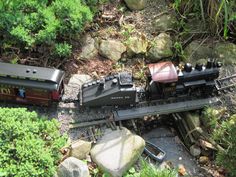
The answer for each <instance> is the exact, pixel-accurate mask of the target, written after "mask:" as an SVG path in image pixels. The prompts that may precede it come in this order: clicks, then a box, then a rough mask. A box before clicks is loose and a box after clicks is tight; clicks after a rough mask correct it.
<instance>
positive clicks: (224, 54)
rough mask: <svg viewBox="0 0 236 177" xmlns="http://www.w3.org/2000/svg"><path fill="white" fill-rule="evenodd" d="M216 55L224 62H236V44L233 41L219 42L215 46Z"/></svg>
mask: <svg viewBox="0 0 236 177" xmlns="http://www.w3.org/2000/svg"><path fill="white" fill-rule="evenodd" d="M215 51H216V55H217V56H218V58H219V59H220V61H222V62H223V63H224V64H235V63H236V60H235V59H236V45H235V44H233V43H229V42H227V43H217V44H216V46H215Z"/></svg>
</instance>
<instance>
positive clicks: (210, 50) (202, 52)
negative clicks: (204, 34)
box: [184, 40, 236, 64]
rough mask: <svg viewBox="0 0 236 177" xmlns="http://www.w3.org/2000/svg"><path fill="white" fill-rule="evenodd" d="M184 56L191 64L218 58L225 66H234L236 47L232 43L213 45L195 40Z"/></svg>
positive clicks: (186, 49)
mask: <svg viewBox="0 0 236 177" xmlns="http://www.w3.org/2000/svg"><path fill="white" fill-rule="evenodd" d="M184 55H185V58H186V59H187V61H188V62H191V63H196V62H198V60H202V59H207V58H217V59H219V60H220V61H221V62H223V64H234V63H236V61H235V56H236V45H235V44H233V43H230V42H218V43H217V44H213V43H207V42H206V43H202V41H198V40H195V41H193V42H191V43H190V44H189V45H188V46H187V47H186V48H185V50H184Z"/></svg>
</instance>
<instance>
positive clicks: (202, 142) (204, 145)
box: [199, 139, 216, 150]
mask: <svg viewBox="0 0 236 177" xmlns="http://www.w3.org/2000/svg"><path fill="white" fill-rule="evenodd" d="M199 144H200V146H201V147H202V148H203V149H205V150H207V149H211V150H216V148H215V146H213V145H212V144H211V143H209V142H208V141H205V140H202V139H199Z"/></svg>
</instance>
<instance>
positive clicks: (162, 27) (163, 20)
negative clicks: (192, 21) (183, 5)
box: [152, 14, 177, 32]
mask: <svg viewBox="0 0 236 177" xmlns="http://www.w3.org/2000/svg"><path fill="white" fill-rule="evenodd" d="M152 24H153V27H154V29H155V31H156V32H165V31H167V30H170V29H174V28H175V27H176V25H177V19H176V18H175V16H174V15H172V14H163V15H162V16H160V17H158V18H157V19H156V20H155V21H154V22H153V23H152Z"/></svg>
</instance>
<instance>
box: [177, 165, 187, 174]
mask: <svg viewBox="0 0 236 177" xmlns="http://www.w3.org/2000/svg"><path fill="white" fill-rule="evenodd" d="M178 173H179V176H185V175H186V174H187V172H186V169H185V167H184V165H182V164H180V165H179V166H178Z"/></svg>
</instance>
